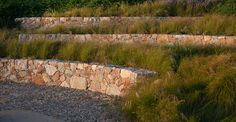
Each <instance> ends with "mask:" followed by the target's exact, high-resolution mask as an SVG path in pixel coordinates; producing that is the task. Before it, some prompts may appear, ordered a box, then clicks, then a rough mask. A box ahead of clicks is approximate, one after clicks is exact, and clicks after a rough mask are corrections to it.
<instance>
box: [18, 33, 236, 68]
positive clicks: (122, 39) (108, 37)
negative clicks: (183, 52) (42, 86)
mask: <svg viewBox="0 0 236 122" xmlns="http://www.w3.org/2000/svg"><path fill="white" fill-rule="evenodd" d="M48 35H54V36H53V37H50V38H49V37H48ZM87 36H89V38H87ZM38 39H42V40H52V41H71V40H75V41H79V42H86V41H98V42H109V43H149V44H164V45H174V44H180V45H220V46H221V45H223V46H236V36H206V35H171V34H20V35H19V40H20V41H33V40H38ZM78 68H83V66H78Z"/></svg>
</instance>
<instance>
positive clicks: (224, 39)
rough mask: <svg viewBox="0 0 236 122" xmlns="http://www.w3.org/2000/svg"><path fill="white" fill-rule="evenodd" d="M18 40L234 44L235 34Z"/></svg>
mask: <svg viewBox="0 0 236 122" xmlns="http://www.w3.org/2000/svg"><path fill="white" fill-rule="evenodd" d="M19 40H20V41H33V40H53V41H71V40H75V41H81V42H85V41H101V42H122V43H123V42H125V43H157V44H167V45H173V44H175V43H178V44H183V45H184V44H190V45H223V46H236V36H204V35H168V34H20V35H19Z"/></svg>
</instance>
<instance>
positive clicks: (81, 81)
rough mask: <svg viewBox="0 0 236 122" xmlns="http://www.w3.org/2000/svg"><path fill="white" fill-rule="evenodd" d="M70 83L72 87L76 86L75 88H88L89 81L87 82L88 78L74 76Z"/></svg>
mask: <svg viewBox="0 0 236 122" xmlns="http://www.w3.org/2000/svg"><path fill="white" fill-rule="evenodd" d="M70 85H71V88H74V89H87V82H86V79H85V78H83V77H77V76H73V77H72V78H71V79H70Z"/></svg>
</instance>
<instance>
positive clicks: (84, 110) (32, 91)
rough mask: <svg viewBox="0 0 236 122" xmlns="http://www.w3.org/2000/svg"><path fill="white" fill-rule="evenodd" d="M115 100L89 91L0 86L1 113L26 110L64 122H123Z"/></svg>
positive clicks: (7, 84)
mask: <svg viewBox="0 0 236 122" xmlns="http://www.w3.org/2000/svg"><path fill="white" fill-rule="evenodd" d="M116 99H117V98H115V97H112V96H108V95H104V94H100V93H95V92H90V91H83V90H74V89H68V88H62V87H55V86H52V87H49V86H38V85H34V84H17V83H13V82H0V111H4V110H27V111H33V112H37V113H40V114H43V115H47V116H51V117H53V118H56V119H59V120H64V121H76V122H100V121H101V122H104V121H107V122H113V121H125V119H124V117H123V116H122V115H121V113H120V112H119V110H118V109H117V107H116V106H115V102H114V101H115V100H116Z"/></svg>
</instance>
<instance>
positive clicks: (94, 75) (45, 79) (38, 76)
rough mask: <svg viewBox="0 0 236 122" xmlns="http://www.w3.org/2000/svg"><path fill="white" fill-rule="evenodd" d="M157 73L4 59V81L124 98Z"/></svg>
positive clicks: (0, 68)
mask: <svg viewBox="0 0 236 122" xmlns="http://www.w3.org/2000/svg"><path fill="white" fill-rule="evenodd" d="M153 74H155V72H151V71H147V70H143V69H134V68H124V67H116V66H104V65H97V64H87V63H80V62H63V61H59V60H27V59H0V81H8V80H10V81H15V82H19V83H22V82H23V83H29V82H32V83H36V84H46V85H56V86H62V87H68V88H75V89H82V90H91V91H95V92H101V93H105V94H108V95H122V94H123V93H124V91H125V90H126V89H127V88H129V87H130V86H131V85H132V84H134V83H135V82H136V81H137V78H138V77H140V76H148V75H153Z"/></svg>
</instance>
